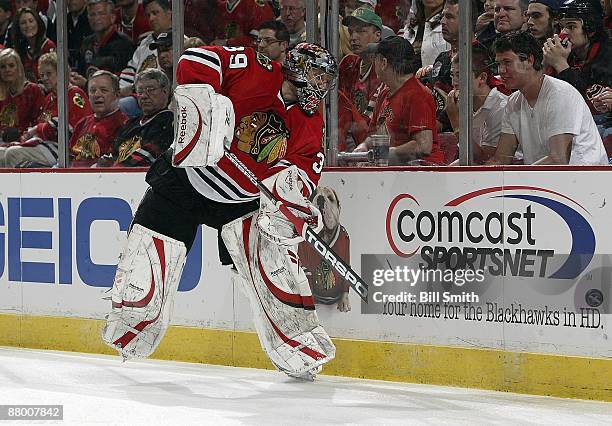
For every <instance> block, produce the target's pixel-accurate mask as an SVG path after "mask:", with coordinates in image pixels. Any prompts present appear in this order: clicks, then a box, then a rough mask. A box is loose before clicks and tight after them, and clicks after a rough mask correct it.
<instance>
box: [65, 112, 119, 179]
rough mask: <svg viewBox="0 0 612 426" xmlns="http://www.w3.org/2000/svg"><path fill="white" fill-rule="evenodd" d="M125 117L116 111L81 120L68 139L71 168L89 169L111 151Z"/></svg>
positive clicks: (89, 116)
mask: <svg viewBox="0 0 612 426" xmlns="http://www.w3.org/2000/svg"><path fill="white" fill-rule="evenodd" d="M126 121H127V117H126V115H125V114H124V113H122V112H121V111H119V110H118V109H116V110H115V111H113V112H111V113H109V114H107V115H105V116H104V117H100V118H98V117H96V116H95V115H94V114H91V115H88V116H87V117H84V118H82V119H81V121H79V122H78V124H77V125H76V127H75V129H74V132H73V133H72V136H71V137H70V154H71V157H72V166H73V167H89V166H91V165H92V164H94V163H95V162H97V161H98V159H99V158H100V157H101V156H102V155H105V154H109V153H110V152H111V150H112V146H113V140H114V139H115V137H116V136H117V133H119V129H121V127H122V126H123V125H124V124H125V123H126Z"/></svg>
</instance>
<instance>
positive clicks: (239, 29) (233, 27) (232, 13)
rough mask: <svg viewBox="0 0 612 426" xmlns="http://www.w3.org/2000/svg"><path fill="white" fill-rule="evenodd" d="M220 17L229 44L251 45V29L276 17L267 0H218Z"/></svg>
mask: <svg viewBox="0 0 612 426" xmlns="http://www.w3.org/2000/svg"><path fill="white" fill-rule="evenodd" d="M217 5H218V15H217V16H218V19H219V20H220V22H222V25H223V28H224V34H222V35H220V38H226V39H228V45H229V46H251V45H252V44H253V37H252V36H250V35H249V32H250V31H251V30H257V29H258V28H259V26H260V25H261V24H262V23H264V22H266V21H272V20H274V19H276V17H275V16H274V11H273V10H272V6H270V3H268V2H267V1H266V0H217Z"/></svg>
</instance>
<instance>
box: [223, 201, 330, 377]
mask: <svg viewBox="0 0 612 426" xmlns="http://www.w3.org/2000/svg"><path fill="white" fill-rule="evenodd" d="M256 215H257V213H254V214H251V215H248V216H246V217H243V218H240V219H237V220H235V221H234V222H231V223H229V224H227V225H225V226H224V227H223V230H222V232H221V235H222V237H223V241H224V242H225V245H226V246H227V249H228V251H229V253H230V255H231V256H232V259H233V260H234V264H235V265H236V268H237V270H238V274H237V275H239V277H237V278H235V279H234V282H235V283H236V284H237V285H239V286H240V287H241V290H242V292H243V293H244V294H245V295H246V296H247V298H248V299H249V302H250V304H251V309H252V311H253V319H254V325H255V329H256V330H257V334H258V336H259V341H260V342H261V345H262V347H263V348H264V350H265V351H266V352H267V354H268V356H269V357H270V359H271V360H272V363H273V364H274V365H275V366H276V367H277V368H278V369H279V370H281V371H283V372H285V373H287V374H288V375H290V376H295V377H302V376H308V375H312V376H314V374H316V373H317V372H318V371H319V370H320V366H321V365H323V364H324V363H326V362H329V361H331V360H332V359H333V358H334V356H335V352H336V348H335V346H334V344H333V343H332V341H331V339H330V338H329V336H328V335H327V333H326V332H325V330H324V329H323V327H321V326H320V325H319V319H318V317H317V313H316V311H315V307H314V300H313V297H312V293H311V291H310V286H309V285H308V279H307V278H306V275H305V274H304V271H303V270H302V268H300V267H299V259H298V256H297V246H292V247H287V246H283V245H278V244H275V243H273V242H271V241H270V240H268V239H266V238H263V237H262V235H261V234H260V233H259V231H258V228H257V226H256V224H255V222H256ZM305 378H306V377H305Z"/></svg>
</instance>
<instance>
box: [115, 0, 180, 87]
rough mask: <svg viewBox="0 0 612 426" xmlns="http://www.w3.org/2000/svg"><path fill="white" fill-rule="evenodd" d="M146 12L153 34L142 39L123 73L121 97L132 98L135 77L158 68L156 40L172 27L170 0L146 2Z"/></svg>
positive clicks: (120, 85)
mask: <svg viewBox="0 0 612 426" xmlns="http://www.w3.org/2000/svg"><path fill="white" fill-rule="evenodd" d="M144 10H145V14H146V16H147V19H148V21H149V27H150V28H151V30H152V32H151V33H150V34H148V35H147V36H146V37H145V38H143V39H142V41H141V42H140V44H139V45H138V47H137V48H136V50H135V51H134V54H133V55H132V59H130V61H129V62H128V64H127V66H126V67H125V68H124V69H123V71H121V75H120V76H119V87H120V88H121V96H123V97H125V96H130V95H131V94H132V92H133V85H134V76H135V75H136V74H138V73H139V72H141V71H144V70H146V69H147V68H158V66H159V64H158V61H157V49H156V48H155V47H153V46H152V45H153V43H154V42H155V40H156V39H157V38H158V37H159V36H160V35H161V34H163V33H167V32H168V31H169V30H170V27H171V26H172V6H171V5H170V2H169V1H168V0H145V1H144Z"/></svg>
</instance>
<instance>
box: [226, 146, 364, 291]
mask: <svg viewBox="0 0 612 426" xmlns="http://www.w3.org/2000/svg"><path fill="white" fill-rule="evenodd" d="M225 156H226V157H227V159H228V160H230V161H231V162H232V163H233V164H234V165H235V166H236V168H237V169H238V170H240V172H241V173H242V174H243V175H245V176H246V177H247V178H248V179H249V180H250V181H251V182H252V183H253V185H255V186H257V188H258V189H259V191H260V192H262V193H263V194H264V195H265V196H266V197H268V198H269V199H270V200H274V201H275V202H276V205H277V207H278V209H279V210H280V212H281V213H283V214H284V215H285V217H286V218H287V219H289V221H290V222H291V223H292V224H293V226H295V229H297V230H298V232H299V233H300V235H302V237H303V238H304V240H305V241H306V242H307V243H308V244H310V246H312V247H313V248H314V249H315V251H316V252H317V253H319V255H320V256H321V257H322V258H323V259H325V260H327V261H328V262H329V263H330V264H331V265H332V267H333V268H334V270H335V271H336V272H338V274H340V276H342V277H343V278H344V279H346V280H347V281H348V283H349V284H350V285H351V287H352V288H353V290H355V291H356V292H357V294H358V295H359V297H361V299H362V300H363V301H364V302H366V303H368V285H367V284H366V282H365V281H364V280H363V279H362V278H361V277H360V276H359V275H358V274H357V273H356V272H355V271H353V268H351V267H350V265H348V264H347V263H346V262H344V261H343V260H342V258H341V257H340V256H338V254H336V252H335V251H334V250H332V248H331V247H330V246H329V245H328V244H327V243H326V242H325V241H323V239H321V237H319V235H318V234H317V233H316V232H314V231H313V230H312V228H310V227H309V226H308V224H307V223H306V222H305V221H304V220H302V219H301V218H299V217H297V216H296V215H294V214H293V213H292V212H291V210H289V209H288V208H287V206H285V205H284V204H283V203H282V202H281V201H279V200H278V198H276V197H275V196H274V194H272V192H271V191H270V190H269V189H268V188H267V187H266V186H265V185H264V184H263V183H262V182H261V181H260V180H259V179H257V177H256V176H255V175H254V174H253V172H252V171H251V170H249V169H247V167H246V166H245V165H244V164H243V163H242V162H241V161H240V160H239V159H238V157H236V156H235V155H234V154H233V153H232V152H231V151H230V150H229V149H228V148H227V147H226V148H225Z"/></svg>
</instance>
